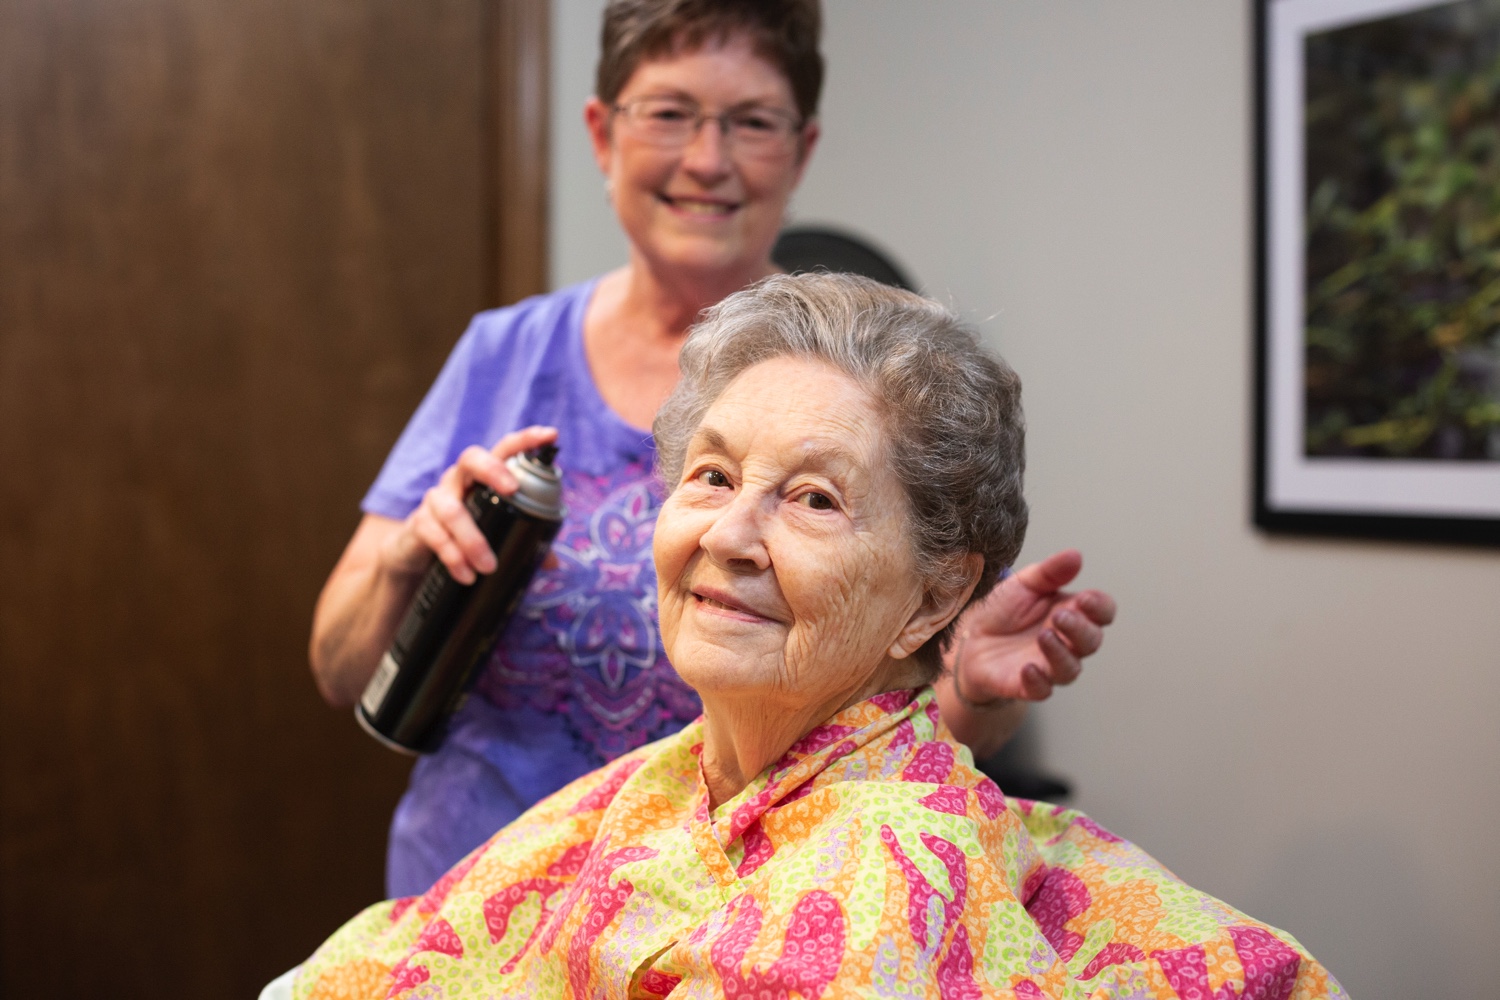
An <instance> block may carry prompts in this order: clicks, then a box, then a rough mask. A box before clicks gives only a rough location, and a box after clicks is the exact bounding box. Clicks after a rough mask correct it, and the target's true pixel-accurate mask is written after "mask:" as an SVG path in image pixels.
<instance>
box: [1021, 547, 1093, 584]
mask: <svg viewBox="0 0 1500 1000" xmlns="http://www.w3.org/2000/svg"><path fill="white" fill-rule="evenodd" d="M1081 569H1083V554H1082V553H1081V552H1079V551H1078V550H1077V549H1064V550H1063V551H1061V552H1055V553H1053V554H1052V555H1050V556H1048V557H1047V558H1045V559H1043V560H1042V561H1041V562H1034V563H1032V564H1031V565H1029V566H1023V567H1022V568H1020V569H1019V570H1017V571H1016V572H1015V574H1014V576H1015V578H1016V579H1017V580H1018V581H1019V582H1021V583H1023V584H1025V585H1026V586H1027V587H1028V588H1030V589H1031V590H1034V591H1036V592H1037V593H1039V594H1051V593H1054V592H1056V591H1059V590H1061V589H1062V588H1064V587H1066V586H1067V585H1068V584H1070V583H1072V582H1073V578H1074V577H1076V576H1077V575H1078V571H1079V570H1081Z"/></svg>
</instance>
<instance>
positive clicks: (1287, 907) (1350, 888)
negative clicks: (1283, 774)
mask: <svg viewBox="0 0 1500 1000" xmlns="http://www.w3.org/2000/svg"><path fill="white" fill-rule="evenodd" d="M1414 847H1415V845H1413V844H1412V843H1411V842H1410V841H1409V840H1407V839H1403V838H1402V837H1400V836H1399V835H1397V833H1396V832H1395V831H1393V830H1389V829H1380V828H1378V826H1377V825H1376V823H1375V822H1372V823H1370V824H1368V825H1362V824H1353V823H1350V824H1347V825H1343V826H1329V827H1323V828H1318V829H1307V830H1304V831H1303V832H1302V834H1301V835H1300V836H1299V837H1297V838H1295V839H1291V840H1286V841H1283V842H1282V843H1281V844H1280V845H1278V846H1277V847H1276V848H1275V849H1274V850H1272V851H1271V852H1270V853H1269V855H1268V857H1269V860H1270V862H1271V866H1270V874H1269V876H1268V877H1267V878H1265V879H1264V880H1263V881H1262V882H1261V883H1260V884H1259V885H1258V886H1257V887H1256V888H1255V889H1254V890H1253V891H1252V892H1249V893H1247V894H1246V895H1245V898H1244V899H1243V900H1236V902H1237V903H1240V905H1243V906H1244V908H1245V910H1246V912H1248V913H1251V914H1254V915H1255V916H1256V917H1257V918H1259V919H1261V920H1264V921H1266V922H1267V923H1270V924H1273V925H1275V926H1277V927H1282V928H1294V930H1292V933H1293V934H1294V935H1295V936H1296V937H1297V939H1298V940H1299V941H1301V942H1302V944H1303V945H1304V946H1306V948H1307V950H1308V951H1310V952H1312V953H1313V954H1314V955H1316V956H1318V959H1319V961H1321V962H1322V963H1323V964H1324V965H1325V966H1327V967H1328V968H1329V969H1331V970H1332V971H1333V974H1334V975H1335V976H1337V977H1338V978H1339V982H1340V983H1342V984H1343V986H1344V988H1345V989H1346V990H1347V991H1348V992H1349V994H1350V995H1351V996H1354V997H1357V998H1358V1000H1407V998H1410V997H1456V996H1462V995H1465V994H1464V993H1463V990H1464V989H1465V988H1466V987H1470V988H1472V986H1473V985H1474V984H1473V983H1472V982H1471V983H1463V982H1455V981H1454V979H1453V972H1452V970H1453V969H1455V968H1459V967H1460V958H1461V954H1460V953H1461V951H1462V948H1461V946H1460V945H1459V944H1458V942H1452V941H1447V940H1445V939H1444V937H1443V935H1442V934H1441V933H1440V932H1439V931H1438V929H1437V928H1439V927H1440V926H1442V925H1443V923H1444V921H1443V920H1441V919H1440V915H1439V914H1436V913H1433V912H1431V893H1430V892H1428V891H1424V889H1423V886H1422V879H1421V876H1420V874H1419V872H1418V870H1417V868H1416V865H1415V863H1414V857H1415V856H1416V855H1417V854H1418V851H1416V850H1414ZM1351 924H1357V925H1358V926H1359V928H1360V930H1359V933H1358V934H1353V935H1351V934H1349V933H1347V929H1348V928H1349V927H1350V925H1351Z"/></svg>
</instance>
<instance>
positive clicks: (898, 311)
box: [652, 273, 1027, 676]
mask: <svg viewBox="0 0 1500 1000" xmlns="http://www.w3.org/2000/svg"><path fill="white" fill-rule="evenodd" d="M784 356H792V357H807V358H816V359H818V360H820V361H824V362H827V363H828V364H830V365H832V366H833V367H834V368H836V369H838V370H839V371H841V372H843V373H844V374H845V375H847V376H849V378H851V379H852V380H854V381H855V382H856V383H858V384H859V385H861V386H863V387H864V388H865V389H866V390H868V392H869V393H870V396H871V398H873V399H874V400H875V402H876V405H877V407H878V408H879V409H880V410H881V411H882V412H883V413H884V416H885V419H884V422H883V423H884V426H883V430H884V432H885V436H886V441H887V445H888V447H889V448H890V455H891V459H892V462H893V465H894V471H895V473H896V475H897V476H898V477H899V478H900V480H901V484H902V486H904V487H905V492H906V498H907V502H908V507H907V523H908V526H909V530H910V535H911V543H912V549H913V552H914V555H915V557H916V563H917V568H918V572H920V573H921V574H922V577H923V580H924V582H925V585H926V586H927V588H928V589H929V590H930V591H932V592H934V593H938V594H942V593H945V592H946V593H952V592H954V591H956V590H958V589H961V588H962V587H963V586H965V585H966V584H967V583H968V572H967V571H966V569H965V565H964V564H965V561H966V557H967V556H968V555H969V554H970V553H978V554H979V555H980V556H981V557H983V559H984V567H983V569H982V570H981V572H980V576H979V583H978V585H977V586H976V587H975V588H974V592H973V594H972V595H971V596H970V598H969V603H970V604H972V603H973V602H975V601H977V600H979V599H980V598H982V597H984V595H985V594H987V593H989V591H990V589H991V588H993V587H994V585H995V582H996V581H997V580H998V579H999V577H1000V574H1001V572H1002V571H1003V570H1004V569H1006V568H1007V567H1008V566H1010V565H1011V564H1012V563H1013V562H1014V561H1015V558H1016V556H1017V555H1018V554H1019V553H1020V550H1021V542H1022V541H1023V540H1024V538H1025V536H1026V519H1027V511H1026V500H1025V497H1024V496H1023V495H1022V489H1021V480H1022V476H1023V473H1024V471H1025V466H1026V449H1025V437H1026V431H1025V421H1024V418H1023V417H1022V413H1021V380H1020V377H1019V376H1017V375H1016V373H1015V371H1014V370H1013V369H1012V368H1011V367H1010V366H1009V365H1007V364H1006V363H1005V362H1004V361H1002V360H1001V359H999V358H997V357H995V356H994V355H992V354H990V353H989V352H987V351H986V350H984V348H982V347H981V346H980V345H979V342H978V340H977V339H976V338H975V336H974V334H973V333H972V332H971V331H970V330H969V329H967V328H966V327H964V326H963V324H962V323H960V322H959V320H958V318H957V317H956V316H954V315H953V314H952V313H951V312H949V311H948V310H947V309H944V308H943V307H942V306H940V305H938V304H937V303H936V302H931V301H929V300H927V299H924V298H922V297H921V296H919V295H913V294H912V293H910V292H903V291H900V290H898V289H894V288H890V287H887V286H886V285H882V284H879V283H878V282H874V281H871V280H869V279H867V278H858V277H854V276H852V275H847V274H824V273H817V274H802V275H796V276H793V275H784V274H782V275H773V276H772V277H769V278H766V279H765V280H763V281H760V282H758V283H757V284H755V285H752V286H750V287H749V288H746V289H745V290H743V291H740V292H736V293H735V294H734V295H731V296H729V297H728V298H727V299H725V300H723V301H722V302H720V303H719V304H718V305H716V306H714V307H713V308H712V309H709V310H708V311H707V312H706V313H705V314H704V317H703V319H702V320H701V321H700V322H699V323H698V325H697V326H695V327H694V328H693V330H692V331H691V333H690V335H689V336H688V339H687V342H686V343H685V344H684V345H683V348H682V354H681V357H680V359H679V364H680V366H681V368H682V381H681V382H680V383H678V386H677V388H676V390H675V391H674V392H673V393H672V395H671V396H670V397H669V398H668V399H667V401H666V402H665V403H664V404H663V405H662V407H661V410H660V411H659V412H658V413H657V416H656V421H655V424H654V425H653V427H652V430H653V433H654V434H655V436H656V447H657V468H658V471H659V474H660V475H661V477H662V479H663V481H664V482H665V483H666V485H667V487H668V488H669V489H670V488H673V487H675V485H676V484H677V482H678V481H679V480H680V479H681V477H682V465H683V460H684V455H685V453H686V451H687V446H688V442H689V441H690V440H691V438H692V436H693V434H694V433H695V432H696V431H697V429H698V425H699V423H700V422H701V421H702V420H703V415H704V414H705V413H706V412H707V411H708V408H709V407H710V406H711V405H712V404H713V402H714V400H716V399H717V398H718V397H719V394H720V393H722V392H723V391H724V390H725V388H727V387H728V385H729V384H730V383H731V382H732V381H734V379H735V378H736V377H737V376H738V375H739V374H740V373H741V372H744V371H745V370H747V369H749V368H751V367H753V366H755V365H757V364H759V363H760V362H762V361H769V360H770V359H772V358H777V357H784ZM966 606H967V605H966ZM952 633H953V624H952V623H950V624H949V625H948V626H947V627H946V628H944V629H943V630H942V631H941V632H939V633H938V634H937V635H935V636H933V637H932V639H930V640H929V641H928V642H927V643H926V644H925V645H924V646H923V647H922V648H921V649H920V650H918V652H917V654H916V656H917V659H918V661H919V662H921V663H923V664H924V665H926V666H927V667H928V669H929V670H930V672H931V675H932V676H936V675H937V674H938V673H939V672H940V671H941V669H942V652H943V650H944V649H945V648H946V647H947V644H948V642H949V641H950V640H951V638H952Z"/></svg>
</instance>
